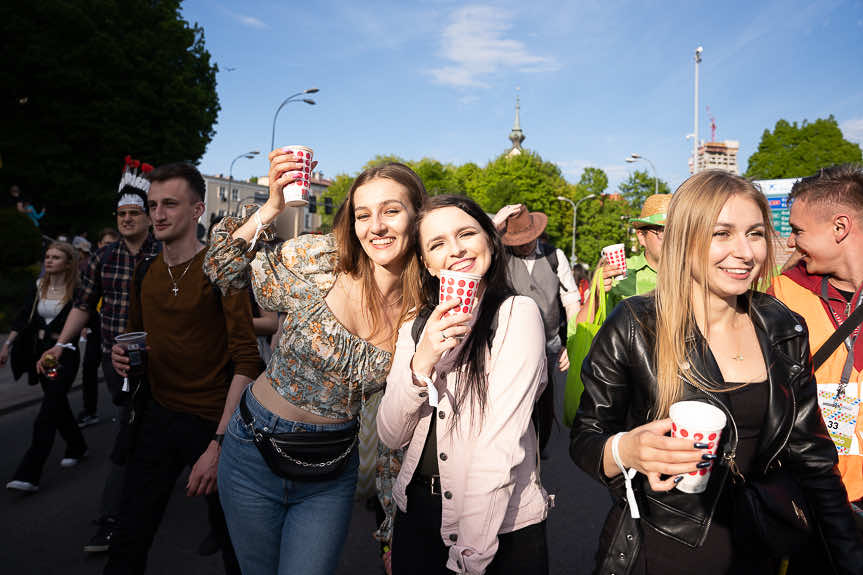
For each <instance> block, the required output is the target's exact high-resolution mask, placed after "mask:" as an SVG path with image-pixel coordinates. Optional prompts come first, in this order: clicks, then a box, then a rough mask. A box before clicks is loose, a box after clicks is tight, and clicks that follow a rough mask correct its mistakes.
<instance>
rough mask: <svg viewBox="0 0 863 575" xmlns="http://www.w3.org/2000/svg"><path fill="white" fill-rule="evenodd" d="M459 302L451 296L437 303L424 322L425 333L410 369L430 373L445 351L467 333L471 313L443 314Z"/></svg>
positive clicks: (424, 373) (456, 343)
mask: <svg viewBox="0 0 863 575" xmlns="http://www.w3.org/2000/svg"><path fill="white" fill-rule="evenodd" d="M459 305H461V304H460V301H459V299H458V298H452V299H450V300H447V301H445V302H443V303H441V304H439V305H438V306H437V307H436V308H434V311H432V313H431V316H429V318H428V321H427V322H426V327H425V333H424V334H423V338H422V340H421V341H420V343H419V345H418V346H417V350H416V353H414V357H413V360H411V369H413V370H414V371H415V372H416V373H419V374H421V375H430V374H431V371H432V368H434V366H435V364H436V363H437V362H438V360H440V358H441V356H442V355H443V354H444V352H445V351H447V350H449V349H452V348H454V347H455V346H457V345H458V344H459V342H460V341H461V338H462V337H463V336H465V335H467V332H469V331H470V327H469V326H468V325H467V324H468V322H469V321H470V318H471V315H470V314H469V313H461V312H459V313H452V314H450V315H448V316H445V314H446V313H447V312H448V311H450V310H453V309H455V308H457V307H458V306H459Z"/></svg>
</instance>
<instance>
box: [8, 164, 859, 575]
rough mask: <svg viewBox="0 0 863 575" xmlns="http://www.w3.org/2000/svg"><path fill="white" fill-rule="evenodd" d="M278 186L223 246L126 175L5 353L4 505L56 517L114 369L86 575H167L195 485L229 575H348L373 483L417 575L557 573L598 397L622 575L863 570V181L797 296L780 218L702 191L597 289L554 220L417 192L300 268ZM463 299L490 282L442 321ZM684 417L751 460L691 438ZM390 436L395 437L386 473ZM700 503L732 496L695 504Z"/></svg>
mask: <svg viewBox="0 0 863 575" xmlns="http://www.w3.org/2000/svg"><path fill="white" fill-rule="evenodd" d="M269 161H270V169H269V187H270V194H269V198H268V199H267V201H266V202H265V203H264V204H263V205H261V206H247V208H246V209H244V210H243V213H242V215H241V216H239V217H226V218H224V219H223V220H222V221H220V222H219V223H217V224H216V225H214V226H213V229H212V230H211V231H210V234H208V237H207V238H205V239H206V241H201V240H200V239H199V237H198V234H197V231H198V230H197V226H198V224H197V222H198V220H199V218H200V216H201V214H202V213H203V210H204V192H205V186H204V180H203V178H202V176H201V174H200V173H199V172H198V170H197V169H196V168H195V167H194V166H191V165H189V164H185V163H175V164H167V165H163V166H159V167H156V168H155V169H145V167H146V166H147V165H146V164H141V163H140V162H134V161H132V162H129V161H128V160H127V164H126V167H125V171H124V175H123V178H122V179H121V182H120V186H119V187H118V199H117V202H116V216H117V226H118V231H117V232H116V233H115V235H113V236H112V235H111V231H110V230H106V232H103V234H101V236H100V238H99V243H98V246H97V247H96V248H93V247H92V246H91V245H90V243H89V242H86V240H85V241H83V242H82V241H78V240H76V241H75V242H74V244H75V245H74V246H73V245H72V244H71V243H67V242H53V243H51V244H50V245H49V246H48V248H47V250H46V251H45V258H44V266H43V273H42V274H41V275H40V278H39V279H38V280H37V281H36V283H35V285H34V293H33V295H32V297H31V298H30V299H29V300H28V301H27V302H24V303H22V307H21V313H20V314H19V317H18V319H17V320H16V322H15V324H14V326H13V330H12V332H11V333H10V334H9V337H8V338H7V340H6V341H5V342H4V344H3V347H2V350H0V364H5V363H6V362H7V361H9V362H10V363H12V367H13V371H14V372H15V376H16V378H17V377H18V376H19V375H24V374H26V376H27V379H28V381H29V383H31V384H32V385H35V384H39V385H41V386H42V389H43V392H44V397H43V400H42V405H41V408H40V410H39V413H38V415H37V418H36V421H35V422H34V426H33V436H32V441H31V446H30V448H29V449H28V450H27V452H26V454H25V456H24V458H23V460H22V462H21V464H20V465H19V467H18V469H17V471H16V472H15V474H14V476H13V477H12V478H11V480H10V481H9V483H7V485H6V486H7V488H8V489H10V490H14V491H17V492H22V493H27V494H32V493H35V492H37V491H38V490H39V489H40V479H41V470H42V467H43V465H44V464H45V461H46V459H47V458H48V457H49V455H50V451H51V447H52V444H53V441H54V439H55V435H56V432H59V433H60V436H61V437H62V438H63V440H64V441H65V442H66V450H65V455H64V458H63V460H62V461H61V465H63V466H64V467H74V466H76V465H77V464H78V463H79V462H80V461H81V460H82V459H83V458H84V457H86V456H87V444H86V441H85V439H84V436H83V434H82V432H81V428H83V427H86V426H87V425H91V424H92V423H95V422H98V421H99V418H98V415H97V408H96V404H95V399H94V398H95V397H96V395H97V394H96V389H97V388H96V376H95V374H96V369H97V366H98V365H99V364H100V363H101V366H102V370H103V373H104V379H105V382H106V384H107V387H108V389H109V390H110V392H111V398H112V401H113V403H114V404H115V406H116V409H117V416H116V420H117V425H116V430H115V431H116V436H115V437H116V439H115V442H114V446H113V449H112V453H111V456H110V458H111V463H112V465H111V466H110V472H109V474H108V476H107V477H106V478H105V485H104V488H103V490H102V493H101V499H100V501H99V503H98V507H99V511H98V524H99V529H98V531H97V532H96V533H95V534H94V535H93V536H92V538H91V539H90V540H89V541H88V542H86V544H85V546H84V550H85V551H87V552H91V553H107V556H108V560H107V563H106V565H105V567H104V573H106V574H120V573H123V574H126V573H136V574H140V573H144V572H145V570H146V566H147V557H148V554H149V551H150V547H151V546H152V543H153V540H154V536H155V534H156V532H157V530H158V528H159V525H160V523H161V521H162V517H163V515H164V512H165V509H166V507H167V505H168V501H169V498H170V494H171V492H172V490H173V486H174V484H175V483H176V481H177V479H178V478H179V477H180V474H181V473H182V472H183V470H184V469H187V468H188V469H190V470H191V471H190V474H189V477H188V480H187V483H186V486H185V488H186V493H187V494H188V495H190V496H203V498H204V500H205V501H206V506H207V517H208V521H209V528H210V534H209V535H208V538H207V539H206V540H205V541H204V542H202V548H207V549H209V550H210V551H213V552H215V551H216V550H221V552H222V559H223V563H224V567H225V571H226V573H244V574H246V575H271V574H288V573H292V574H294V573H303V574H310V575H315V574H320V575H324V574H328V573H332V572H333V571H334V570H335V569H336V566H337V564H338V561H339V558H340V554H341V549H342V546H343V545H344V541H345V539H346V537H347V533H348V527H349V524H350V517H351V511H352V508H353V502H354V499H355V497H356V493H357V484H358V476H359V475H360V473H361V472H362V471H361V470H362V469H364V468H368V469H371V470H372V472H373V473H375V475H376V482H375V484H376V485H377V491H378V493H377V499H378V506H379V509H380V519H381V526H380V529H378V531H377V532H376V534H375V537H376V538H377V539H378V540H379V542H380V545H381V559H382V564H381V566H382V568H383V569H384V570H385V571H386V572H387V573H388V574H397V575H407V574H415V573H420V574H423V573H428V574H433V573H440V574H443V573H452V572H455V573H468V574H482V573H488V574H494V575H502V574H533V573H536V574H538V575H541V574H548V573H549V572H550V566H549V559H548V554H549V550H548V539H547V532H546V520H547V517H548V515H549V513H553V512H554V511H553V507H554V495H553V494H549V493H548V492H547V491H546V490H545V488H544V487H543V483H542V476H541V460H542V459H544V458H547V457H548V456H549V454H548V453H547V450H546V445H547V442H548V439H549V436H550V435H551V432H552V429H553V427H554V422H555V420H556V419H557V416H556V414H555V413H554V391H553V390H554V388H555V386H557V385H564V383H565V382H566V373H567V371H573V370H577V373H578V375H579V378H578V379H579V381H580V383H581V384H582V385H583V388H584V391H583V394H582V395H581V399H580V404H579V406H578V410H577V412H576V413H575V416H574V420H573V421H572V430H571V442H570V455H571V457H572V459H573V461H574V462H575V464H576V465H577V466H578V467H580V468H581V469H582V470H583V471H584V472H586V473H587V474H588V475H589V476H591V477H593V478H594V479H596V480H597V481H598V482H600V483H601V484H603V485H605V486H606V487H607V488H608V490H609V492H610V494H611V499H612V505H611V510H610V512H609V514H608V517H607V518H606V520H605V524H604V526H603V529H602V531H601V533H600V535H599V541H598V548H597V553H596V565H595V567H594V572H596V573H602V574H605V573H626V574H652V573H695V572H697V573H706V574H713V573H715V574H720V573H735V574H737V573H743V574H749V573H752V574H755V573H808V572H813V570H814V569H817V570H818V572H833V573H840V574H852V573H861V572H863V528H861V520H860V518H861V513H863V511H861V508H860V505H861V502H863V455H861V442H863V435H861V430H863V422H861V421H860V418H859V417H858V414H859V413H860V402H861V393H863V390H862V389H861V386H863V376H861V372H863V346H861V348H857V347H856V345H855V344H856V340H857V335H858V333H859V331H860V327H859V325H860V322H861V319H863V311H860V310H863V307H861V305H860V304H861V303H863V294H861V291H863V168H861V167H859V166H836V167H832V168H826V169H823V170H821V171H819V173H818V174H815V175H813V176H811V177H808V178H803V179H801V180H800V181H798V182H797V183H796V184H795V185H794V188H793V191H792V193H791V196H790V202H791V205H792V207H791V218H790V221H791V226H792V234H791V236H790V238H789V239H788V246H789V247H790V248H794V249H795V256H796V259H795V260H794V261H793V262H791V263H789V264H788V265H787V266H786V267H785V268H784V269H783V272H782V273H781V275H776V274H775V272H776V270H777V262H776V261H775V259H776V255H777V254H775V253H774V249H775V248H774V242H773V239H774V237H775V231H774V230H773V227H772V224H771V217H770V210H769V207H768V204H767V200H766V198H765V196H764V195H763V194H762V193H761V192H760V190H759V189H758V188H757V187H756V186H755V185H754V184H753V183H752V182H750V181H748V180H747V179H745V178H743V177H739V176H734V175H731V174H728V173H725V172H719V171H704V172H700V173H698V174H695V175H694V176H692V177H690V178H689V179H688V180H686V181H685V182H684V183H683V184H682V185H681V186H680V187H679V188H678V189H677V191H676V192H675V193H674V194H673V195H672V194H657V195H655V196H651V197H649V198H647V200H646V201H645V203H644V206H643V207H642V210H641V214H640V215H639V216H638V217H636V218H633V220H632V221H631V224H632V226H633V228H634V229H635V236H636V238H637V240H638V243H639V245H640V247H641V248H642V251H641V252H640V253H637V254H635V255H633V256H632V257H630V258H629V259H628V260H627V264H626V267H627V270H626V272H625V277H622V276H624V274H623V273H622V272H623V270H622V269H621V268H620V267H618V266H613V265H610V264H609V263H608V262H606V261H604V260H601V261H600V264H599V266H598V267H597V268H596V269H595V270H593V271H592V273H593V274H594V277H595V282H594V284H595V285H597V286H600V287H599V289H597V290H594V291H590V290H589V289H587V286H588V285H589V284H590V283H591V282H590V273H588V272H587V271H586V270H585V269H584V268H581V267H580V266H579V265H576V267H575V269H573V268H571V267H570V262H569V261H568V260H567V258H566V256H565V255H564V254H563V252H562V251H560V250H558V249H557V248H554V247H552V246H551V245H550V244H549V243H548V242H547V241H546V240H545V239H544V236H543V234H544V231H545V227H546V223H547V217H546V215H545V214H543V213H540V212H531V211H529V209H528V208H527V207H526V206H523V205H508V206H504V207H503V208H501V209H500V210H499V211H498V212H497V213H496V214H495V215H494V216H493V217H490V216H489V215H488V214H486V213H485V212H483V210H482V209H481V208H480V206H479V205H477V204H476V203H475V202H473V201H472V200H470V199H469V198H467V197H465V196H458V195H438V196H428V195H427V194H426V191H425V188H424V186H423V183H422V181H421V179H420V178H419V176H418V175H417V174H416V173H414V172H413V171H412V170H411V169H410V168H408V167H407V166H405V165H402V164H399V163H386V164H383V165H379V166H376V167H372V168H369V169H367V170H365V171H364V172H362V173H361V174H360V175H359V176H358V177H357V178H356V180H355V181H354V183H353V185H352V187H351V188H350V190H349V192H348V194H347V197H346V199H345V201H344V203H343V204H342V205H341V206H340V208H339V210H338V212H337V214H336V216H335V220H334V228H333V232H332V233H330V234H323V235H304V236H300V237H297V238H293V239H289V240H283V239H281V238H279V237H277V236H276V234H275V233H274V231H273V228H274V227H275V226H274V222H275V220H276V219H277V218H278V217H279V215H280V214H281V213H282V212H283V211H284V209H285V200H284V196H283V194H282V188H284V187H285V186H287V185H289V184H291V183H292V182H294V181H295V180H296V179H298V178H301V177H302V176H301V174H302V171H303V168H304V167H305V163H306V161H307V160H304V159H302V158H300V157H296V156H294V155H293V153H292V152H291V150H290V149H276V150H273V151H272V152H271V153H270V155H269ZM312 167H314V166H312ZM13 196H14V194H13ZM22 205H23V204H22ZM22 213H23V212H22ZM80 256H84V257H83V258H81V257H80ZM79 262H80V263H79ZM780 263H781V262H780ZM458 274H462V276H459V277H472V278H479V279H478V280H475V281H476V282H477V285H470V286H464V288H463V289H464V290H468V289H470V290H472V291H467V293H466V294H464V293H462V292H460V291H459V292H458V295H457V296H455V295H453V296H452V297H446V298H445V297H442V296H441V295H440V294H443V293H444V290H446V289H447V286H448V285H451V284H446V283H444V276H447V277H450V276H452V275H457V276H458ZM453 287H454V288H455V289H461V288H459V287H458V286H453ZM464 298H468V299H470V298H475V299H476V300H477V303H476V304H475V305H473V307H472V308H471V307H469V306H467V305H463V302H465V301H466V300H465V299H464ZM599 299H602V300H604V303H606V304H607V307H608V309H610V310H613V311H611V312H610V314H609V315H608V317H607V318H606V319H605V321H604V323H603V325H602V327H601V328H600V329H599V332H598V333H597V334H596V336H595V339H594V340H593V343H592V345H591V347H590V351H589V353H588V354H587V357H586V358H585V360H584V361H583V363H581V364H580V365H572V366H571V365H570V358H569V356H568V353H567V345H566V344H567V334H568V333H572V329H568V327H571V325H573V324H577V323H580V322H585V321H593V319H594V318H593V317H592V314H593V310H595V309H596V307H597V306H596V305H594V304H595V303H596V301H597V300H599ZM277 318H278V319H277ZM597 321H599V319H597ZM82 333H84V334H89V335H88V336H87V346H86V351H85V352H84V353H83V364H84V373H83V379H84V400H85V401H84V410H83V411H82V412H81V413H80V414H79V415H78V418H77V419H76V417H75V416H74V415H73V413H72V410H71V407H70V404H69V400H68V397H67V394H68V392H69V389H70V387H71V385H72V382H73V380H74V379H75V377H76V376H77V371H78V367H79V363H81V357H82V353H81V351H80V350H79V345H78V344H79V342H80V340H81V335H82ZM141 334H144V335H145V337H146V344H145V345H143V346H137V347H136V346H132V345H131V344H130V343H128V342H129V341H131V340H132V338H134V337H136V336H140V335H141ZM121 336H122V337H121ZM126 336H128V337H126ZM91 348H92V349H91ZM567 385H568V383H567ZM680 402H697V403H700V404H708V405H710V406H712V407H713V408H714V409H715V410H717V411H719V412H721V414H722V417H723V420H724V421H727V424H726V426H725V428H724V431H722V433H721V435H719V436H717V437H711V438H710V439H708V438H705V437H702V436H700V435H698V434H696V435H694V436H689V435H688V434H687V433H685V432H682V433H678V432H679V429H678V428H677V426H676V425H675V423H674V421H672V412H673V411H674V409H673V406H675V405H680ZM363 429H372V430H374V432H375V433H376V436H377V439H378V441H377V448H376V449H373V450H371V452H369V451H368V450H365V451H364V453H365V455H364V457H366V458H369V461H366V462H364V463H365V465H361V462H360V450H359V449H358V444H359V442H360V437H362V436H363V433H362V431H361V430H363ZM373 437H374V435H373ZM573 469H574V467H573ZM708 472H709V476H708V475H707V474H708ZM691 476H696V477H697V476H702V477H706V483H705V487H703V488H702V489H701V490H696V491H695V492H693V491H692V490H689V489H687V490H684V489H682V486H683V480H684V479H685V478H687V477H691ZM370 544H372V541H371V539H370Z"/></svg>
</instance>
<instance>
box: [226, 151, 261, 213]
mask: <svg viewBox="0 0 863 575" xmlns="http://www.w3.org/2000/svg"><path fill="white" fill-rule="evenodd" d="M260 153H261V152H260V151H258V150H252V151H250V152H243V153H242V154H240V155H239V156H237V157H236V158H234V159H233V160H231V167H230V168H228V197H227V201H228V205H227V207H226V208H225V211H226V212H227V213H228V214H230V213H231V193H232V192H231V186H232V183H233V181H234V163H235V162H236V161H237V160H239V159H240V158H248V159H252V158H254V157H255V156H257V155H258V154H260Z"/></svg>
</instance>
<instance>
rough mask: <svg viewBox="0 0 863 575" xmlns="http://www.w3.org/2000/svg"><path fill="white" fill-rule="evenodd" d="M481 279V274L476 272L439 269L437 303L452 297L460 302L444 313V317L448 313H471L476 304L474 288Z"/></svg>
mask: <svg viewBox="0 0 863 575" xmlns="http://www.w3.org/2000/svg"><path fill="white" fill-rule="evenodd" d="M481 279H482V276H478V275H476V274H466V273H462V272H453V271H450V270H441V272H440V292H439V294H438V295H439V298H438V303H443V302H445V301H449V300H451V299H453V298H458V299H459V301H460V302H461V305H459V306H458V307H454V308H452V310H450V311H449V312H447V313H446V314H444V317H446V316H447V315H449V314H450V313H459V312H461V313H473V308H474V306H476V289H477V287H479V280H481Z"/></svg>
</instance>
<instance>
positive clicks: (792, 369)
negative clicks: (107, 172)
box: [791, 365, 800, 373]
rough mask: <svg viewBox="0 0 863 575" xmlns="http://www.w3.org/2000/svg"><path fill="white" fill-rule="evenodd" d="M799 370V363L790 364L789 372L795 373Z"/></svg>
mask: <svg viewBox="0 0 863 575" xmlns="http://www.w3.org/2000/svg"><path fill="white" fill-rule="evenodd" d="M799 371H800V366H799V365H792V366H791V373H797V372H799Z"/></svg>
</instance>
